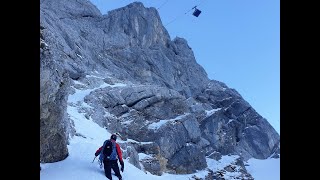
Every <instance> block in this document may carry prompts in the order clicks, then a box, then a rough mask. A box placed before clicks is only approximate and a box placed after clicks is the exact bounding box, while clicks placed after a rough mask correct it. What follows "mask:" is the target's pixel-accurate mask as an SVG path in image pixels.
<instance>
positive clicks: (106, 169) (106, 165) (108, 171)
mask: <svg viewBox="0 0 320 180" xmlns="http://www.w3.org/2000/svg"><path fill="white" fill-rule="evenodd" d="M103 164H104V166H103V167H104V174H105V175H106V177H107V178H108V179H110V180H112V176H111V162H110V161H103Z"/></svg>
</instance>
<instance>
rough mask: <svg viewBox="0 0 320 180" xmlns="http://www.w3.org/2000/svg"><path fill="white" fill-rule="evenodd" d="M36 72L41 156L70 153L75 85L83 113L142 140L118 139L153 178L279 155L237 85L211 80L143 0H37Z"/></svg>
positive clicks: (273, 137)
mask: <svg viewBox="0 0 320 180" xmlns="http://www.w3.org/2000/svg"><path fill="white" fill-rule="evenodd" d="M40 78H41V79H40V160H41V161H42V162H55V161H60V160H63V159H64V158H66V157H67V156H68V149H67V144H68V137H72V136H74V135H75V134H76V132H75V129H74V125H73V121H72V119H70V118H68V113H67V106H68V105H70V106H74V103H75V102H71V101H72V100H70V99H68V97H70V96H69V95H71V94H72V93H73V92H74V91H75V90H83V91H84V90H92V91H91V92H90V94H88V95H86V96H85V97H84V99H83V102H81V103H84V104H86V105H89V106H90V107H92V108H87V107H82V108H79V109H78V111H79V112H80V111H81V112H82V113H84V114H85V117H86V119H87V120H92V121H94V122H95V123H97V124H98V125H100V126H101V127H104V128H106V129H107V130H109V131H110V132H119V133H120V134H121V135H122V136H123V139H132V140H135V141H136V142H138V143H127V144H124V145H122V146H121V147H122V148H123V149H124V150H125V152H124V156H125V157H127V158H128V159H129V162H130V163H132V164H133V165H135V166H136V167H137V168H139V169H144V170H146V171H149V172H151V173H153V174H157V175H161V174H162V173H163V172H170V173H178V174H184V173H192V172H195V171H197V170H201V169H204V168H206V167H207V164H206V159H205V158H206V157H209V158H215V159H219V158H221V156H222V155H228V154H236V155H239V156H241V157H242V158H243V159H244V160H247V159H249V158H251V157H254V158H259V159H265V158H268V157H270V156H272V157H277V155H278V154H279V153H280V136H279V134H278V133H277V132H276V131H275V130H274V128H273V127H272V126H271V125H270V124H269V123H268V121H267V120H266V119H264V118H263V117H261V116H260V115H259V114H258V113H257V112H256V111H255V110H254V108H253V107H251V106H250V104H249V103H248V102H246V101H245V100H244V99H243V98H242V97H241V95H240V94H239V93H238V92H237V91H236V90H234V89H231V88H229V87H227V86H226V85H225V84H224V83H222V82H219V81H216V80H210V79H209V78H208V77H207V74H206V72H205V71H204V69H203V68H202V67H201V66H200V65H199V64H198V63H197V62H196V59H195V57H194V54H193V51H192V49H191V48H190V47H189V45H188V43H187V41H186V40H185V39H183V38H180V37H176V38H174V39H173V40H171V38H170V36H169V34H168V32H167V30H166V29H165V28H164V26H163V25H162V22H161V19H160V16H159V14H158V12H157V10H156V9H155V8H152V7H151V8H146V7H144V5H143V4H142V3H140V2H134V3H131V4H129V5H128V6H125V7H123V8H119V9H115V10H112V11H109V12H108V13H107V14H105V15H102V14H101V13H100V12H99V10H98V9H97V8H96V7H95V6H94V5H93V4H91V3H90V1H87V0H41V1H40ZM78 107H80V106H78ZM142 142H143V143H142ZM139 153H144V154H147V155H149V156H150V157H151V158H149V159H143V160H141V159H139V157H138V154H139ZM141 166H142V167H141ZM227 170H230V169H227Z"/></svg>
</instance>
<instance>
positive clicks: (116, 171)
mask: <svg viewBox="0 0 320 180" xmlns="http://www.w3.org/2000/svg"><path fill="white" fill-rule="evenodd" d="M111 167H112V169H113V171H114V174H115V175H116V176H117V177H118V178H119V179H120V180H121V179H122V176H121V174H120V170H119V166H118V162H117V161H112V163H111Z"/></svg>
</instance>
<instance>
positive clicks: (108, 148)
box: [94, 134, 124, 180]
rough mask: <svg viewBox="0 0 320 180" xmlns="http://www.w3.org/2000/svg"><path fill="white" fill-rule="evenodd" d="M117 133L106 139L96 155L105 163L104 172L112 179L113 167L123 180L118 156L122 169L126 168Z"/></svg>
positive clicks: (120, 179)
mask: <svg viewBox="0 0 320 180" xmlns="http://www.w3.org/2000/svg"><path fill="white" fill-rule="evenodd" d="M116 140H117V135H115V134H112V135H111V137H110V139H108V140H106V141H104V143H103V145H102V146H101V147H100V148H99V149H98V150H97V151H96V152H95V154H94V155H95V156H98V155H99V154H100V156H99V159H100V161H101V162H103V164H104V173H105V175H106V177H107V178H108V179H110V180H112V176H111V169H112V170H113V171H114V173H115V175H116V176H117V177H118V179H119V180H122V176H121V174H120V171H119V166H118V158H119V162H120V165H121V171H122V172H123V170H124V163H123V159H122V152H121V149H120V146H119V144H118V143H116Z"/></svg>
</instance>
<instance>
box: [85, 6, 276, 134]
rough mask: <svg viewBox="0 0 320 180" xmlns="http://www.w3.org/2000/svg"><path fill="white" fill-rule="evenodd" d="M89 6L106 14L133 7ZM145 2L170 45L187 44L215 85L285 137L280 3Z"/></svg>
mask: <svg viewBox="0 0 320 180" xmlns="http://www.w3.org/2000/svg"><path fill="white" fill-rule="evenodd" d="M90 1H91V2H92V3H93V4H95V5H96V6H97V8H98V9H99V10H100V11H101V13H102V14H106V13H107V12H108V11H110V10H112V9H115V8H119V7H123V6H125V5H127V4H129V3H131V2H133V0H90ZM140 2H142V3H143V4H144V5H145V7H155V8H157V9H158V11H159V14H160V17H161V20H162V23H163V25H164V26H165V27H166V29H167V30H168V32H169V34H170V37H171V39H174V38H175V37H176V36H178V37H182V38H185V39H186V40H187V41H188V44H189V46H190V47H191V48H192V50H193V52H194V54H195V57H196V60H197V62H198V63H199V64H200V65H201V66H202V67H203V68H204V69H205V70H206V72H207V74H208V77H209V78H210V79H215V80H218V81H222V82H224V83H225V84H226V85H227V86H228V87H230V88H234V89H236V90H237V91H238V92H239V93H240V94H241V95H242V96H243V98H244V99H245V100H246V101H248V102H249V103H250V104H251V106H252V107H253V108H254V109H255V110H256V111H257V112H258V113H259V114H260V115H262V116H263V117H264V118H266V119H267V120H268V121H269V122H270V123H271V124H272V125H273V127H274V128H275V129H276V130H277V131H278V132H279V133H280V0H241V1H240V0H171V1H170V0H142V1H140ZM194 6H197V8H198V9H199V10H201V11H202V12H201V14H200V16H199V17H195V16H193V15H192V12H193V10H192V8H193V7H194Z"/></svg>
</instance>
